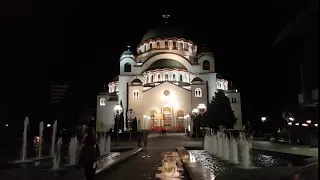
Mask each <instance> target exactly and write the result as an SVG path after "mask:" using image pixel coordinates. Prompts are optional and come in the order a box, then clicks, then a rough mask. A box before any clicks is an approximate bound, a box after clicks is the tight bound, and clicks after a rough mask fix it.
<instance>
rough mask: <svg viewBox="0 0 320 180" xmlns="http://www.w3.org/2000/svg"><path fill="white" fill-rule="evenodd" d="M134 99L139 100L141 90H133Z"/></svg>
mask: <svg viewBox="0 0 320 180" xmlns="http://www.w3.org/2000/svg"><path fill="white" fill-rule="evenodd" d="M133 98H134V99H138V98H139V90H137V89H135V90H133Z"/></svg>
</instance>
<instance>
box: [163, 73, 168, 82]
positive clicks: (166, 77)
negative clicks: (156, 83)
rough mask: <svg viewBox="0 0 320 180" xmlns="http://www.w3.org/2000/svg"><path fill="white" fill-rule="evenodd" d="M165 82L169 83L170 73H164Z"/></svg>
mask: <svg viewBox="0 0 320 180" xmlns="http://www.w3.org/2000/svg"><path fill="white" fill-rule="evenodd" d="M163 80H164V81H169V73H164V78H163Z"/></svg>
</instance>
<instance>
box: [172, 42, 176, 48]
mask: <svg viewBox="0 0 320 180" xmlns="http://www.w3.org/2000/svg"><path fill="white" fill-rule="evenodd" d="M172 49H177V42H176V41H173V47H172Z"/></svg>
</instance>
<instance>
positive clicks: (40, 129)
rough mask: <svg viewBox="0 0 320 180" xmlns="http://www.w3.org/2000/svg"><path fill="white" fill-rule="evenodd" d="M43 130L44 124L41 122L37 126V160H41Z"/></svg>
mask: <svg viewBox="0 0 320 180" xmlns="http://www.w3.org/2000/svg"><path fill="white" fill-rule="evenodd" d="M43 128H44V123H43V121H41V122H40V124H39V158H41V150H42V137H43Z"/></svg>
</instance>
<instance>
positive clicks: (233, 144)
mask: <svg viewBox="0 0 320 180" xmlns="http://www.w3.org/2000/svg"><path fill="white" fill-rule="evenodd" d="M230 156H231V157H230V159H231V162H232V163H234V164H238V163H239V158H238V142H237V140H236V139H235V138H233V137H232V138H231V139H230Z"/></svg>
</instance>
